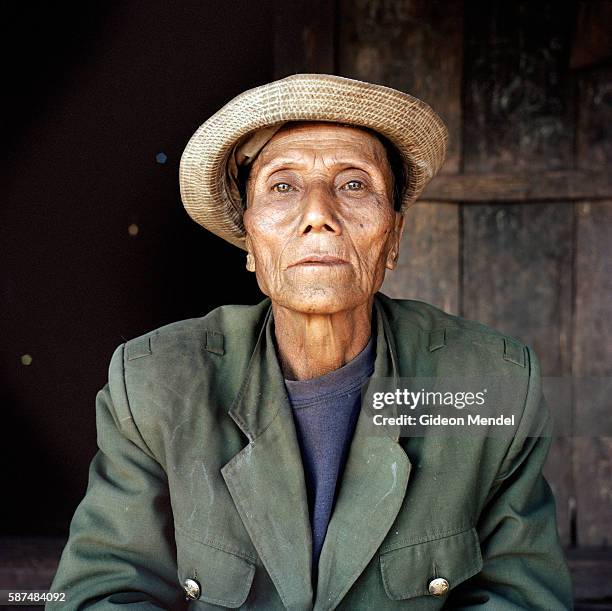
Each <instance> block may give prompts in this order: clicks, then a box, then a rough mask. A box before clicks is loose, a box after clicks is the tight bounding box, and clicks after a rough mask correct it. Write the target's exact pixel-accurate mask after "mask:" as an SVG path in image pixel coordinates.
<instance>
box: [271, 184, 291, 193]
mask: <svg viewBox="0 0 612 611" xmlns="http://www.w3.org/2000/svg"><path fill="white" fill-rule="evenodd" d="M272 190H273V191H276V192H277V193H288V192H289V191H292V190H293V187H292V186H291V185H290V184H289V183H288V182H277V183H276V184H275V185H274V186H273V187H272Z"/></svg>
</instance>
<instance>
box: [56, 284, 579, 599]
mask: <svg viewBox="0 0 612 611" xmlns="http://www.w3.org/2000/svg"><path fill="white" fill-rule="evenodd" d="M374 304H375V307H374V316H373V324H374V325H375V329H376V334H377V340H376V360H375V370H374V376H378V377H396V376H401V377H413V376H431V377H435V376H448V375H456V376H477V375H484V374H494V375H502V376H504V375H512V376H514V378H513V379H514V380H515V382H513V386H514V388H515V392H514V393H509V396H508V397H507V401H508V406H507V407H508V411H510V410H513V411H515V412H517V413H518V414H519V415H520V414H522V418H521V420H520V423H521V424H520V425H519V427H518V431H517V433H516V435H515V436H510V437H506V438H500V437H493V436H487V437H486V438H485V437H482V438H480V437H479V438H475V437H455V438H452V437H440V436H425V437H398V436H397V435H387V434H385V435H380V434H372V427H373V424H372V418H371V413H369V412H368V410H367V409H365V408H362V410H361V412H360V415H359V418H358V422H357V426H356V430H355V434H354V438H353V441H352V444H351V446H350V451H349V455H348V459H347V463H346V466H345V470H344V472H343V476H342V480H341V482H340V483H339V486H340V488H339V493H338V496H337V500H336V504H335V507H334V512H333V514H332V517H331V521H330V523H329V527H328V531H327V535H326V539H325V543H324V546H323V549H322V552H321V556H320V560H319V575H318V581H317V587H316V593H315V595H314V596H313V588H312V585H311V575H310V562H311V528H310V522H309V514H308V505H307V496H306V489H305V483H304V474H303V469H302V463H301V457H300V450H299V445H298V442H297V438H296V433H295V429H294V424H293V416H292V412H291V408H290V405H289V403H288V399H287V395H286V393H285V388H284V382H283V376H282V372H281V369H280V367H279V364H278V360H277V357H276V352H275V348H274V343H273V333H274V330H273V316H272V309H271V307H270V301H269V299H265V300H264V301H262V302H261V303H259V304H258V305H255V306H236V305H230V306H223V307H220V308H217V309H215V310H214V311H212V312H211V313H209V314H208V315H207V316H204V317H202V318H193V319H190V320H183V321H180V322H176V323H172V324H169V325H166V326H164V327H161V328H159V329H157V330H154V331H152V332H150V333H147V334H145V335H143V336H141V337H138V338H135V339H132V340H130V341H127V342H125V343H124V344H122V345H120V346H119V347H118V348H117V349H116V350H115V352H114V354H113V356H112V358H111V362H110V367H109V380H108V383H107V384H106V385H105V386H104V388H102V390H100V392H99V393H98V395H97V398H96V419H97V432H98V438H97V439H98V446H99V450H98V452H97V454H96V455H95V457H94V458H93V460H92V462H91V465H90V471H89V484H88V487H87V492H86V494H85V497H84V498H83V500H82V501H81V503H80V504H79V506H78V508H77V509H76V512H75V515H74V517H73V520H72V523H71V526H70V536H69V539H68V542H67V544H66V547H65V549H64V551H63V554H62V557H61V560H60V564H59V568H58V571H57V574H56V576H55V579H54V581H53V584H52V590H53V591H54V592H65V593H66V601H65V602H62V603H60V604H58V605H54V604H47V607H46V608H47V609H55V608H58V609H62V610H71V609H81V608H87V609H117V608H121V609H130V610H131V609H159V608H163V609H193V610H195V609H213V608H219V607H231V608H238V607H240V608H243V609H262V610H266V611H268V610H273V609H283V608H286V609H294V610H307V609H315V610H316V611H323V610H327V609H347V610H348V609H350V610H360V609H363V610H365V609H371V610H373V611H378V610H382V609H416V610H428V609H440V608H442V607H444V608H452V609H487V610H488V609H500V610H501V609H518V608H525V609H554V610H555V611H558V610H561V609H570V608H571V605H572V603H571V585H570V578H569V573H568V569H567V566H566V563H565V560H564V556H563V552H562V549H561V547H560V544H559V540H558V537H557V530H556V521H555V505H554V499H553V496H552V494H551V490H550V488H549V486H548V484H547V482H546V481H545V479H544V478H543V477H542V473H541V469H542V465H543V463H544V461H545V458H546V454H547V451H548V447H549V445H550V435H549V434H548V428H547V429H545V430H544V431H543V432H542V431H540V432H541V433H543V434H538V435H537V436H529V435H527V432H528V430H531V428H532V427H531V423H533V422H535V416H536V415H537V414H542V413H544V410H545V405H544V401H543V398H542V393H541V379H540V370H539V365H538V360H537V357H536V355H535V353H534V351H533V350H532V349H531V348H530V347H529V346H527V345H523V344H521V343H520V342H518V341H517V340H516V339H513V338H511V337H507V336H504V335H502V334H500V333H498V332H496V331H494V330H492V329H490V328H488V327H486V326H484V325H482V324H479V323H476V322H473V321H468V320H466V319H463V318H460V317H456V316H452V315H449V314H447V313H445V312H442V311H441V310H439V309H437V308H435V307H433V306H431V305H428V304H426V303H423V302H420V301H413V300H405V301H400V300H393V299H390V298H388V297H386V296H385V295H383V294H381V293H377V294H376V296H375V300H374ZM549 426H550V419H549V418H548V417H547V419H546V420H545V427H549ZM434 578H444V579H446V580H447V582H448V584H449V586H450V589H449V591H448V592H447V593H446V594H444V595H442V596H436V595H432V594H430V593H429V584H430V583H431V581H432V579H434ZM186 579H193V580H194V581H195V582H196V589H199V590H200V591H199V593H198V592H196V593H195V594H196V595H198V594H199V598H198V599H197V600H194V599H189V600H188V599H187V598H186V596H185V591H184V589H183V586H184V583H185V580H186ZM197 586H199V588H198V587H197Z"/></svg>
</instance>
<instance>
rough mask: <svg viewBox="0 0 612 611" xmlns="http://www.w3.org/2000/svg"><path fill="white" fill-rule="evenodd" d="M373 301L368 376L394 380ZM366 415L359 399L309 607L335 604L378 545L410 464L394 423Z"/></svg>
mask: <svg viewBox="0 0 612 611" xmlns="http://www.w3.org/2000/svg"><path fill="white" fill-rule="evenodd" d="M374 304H375V312H374V314H376V329H377V341H376V360H375V364H374V373H373V377H375V378H392V379H396V380H397V378H398V366H397V355H396V352H395V346H394V343H393V336H392V334H391V332H390V329H389V326H388V322H387V320H386V317H385V315H384V312H383V311H382V308H380V307H379V305H378V303H377V301H376V300H375V301H374ZM372 416H373V412H372V408H371V407H370V406H368V405H366V404H365V402H364V404H363V405H362V409H361V412H360V414H359V418H358V420H357V425H356V429H355V433H354V436H353V440H352V442H351V446H350V450H349V454H348V458H347V462H346V466H345V469H344V473H343V475H342V480H341V483H340V489H339V491H338V497H337V499H336V503H335V506H334V511H333V514H332V517H331V520H330V523H329V526H328V528H327V534H326V536H325V542H324V544H323V549H322V550H321V556H320V558H319V573H318V582H317V597H316V601H315V605H314V609H315V611H324V610H327V609H334V608H335V607H336V606H337V605H338V603H339V602H340V601H341V600H342V598H343V597H344V596H345V594H346V593H347V592H348V590H349V589H350V588H351V586H352V585H353V583H354V582H355V581H356V580H357V578H358V577H359V575H361V573H362V572H363V570H364V569H365V567H366V566H367V564H368V563H369V562H370V560H371V559H372V557H373V556H374V554H375V553H376V551H377V550H378V548H379V547H380V545H381V543H382V541H383V539H384V538H385V536H386V535H387V533H388V532H389V529H390V528H391V526H392V524H393V522H394V521H395V518H396V516H397V514H398V512H399V510H400V507H401V505H402V502H403V500H404V496H405V493H406V488H407V485H408V478H409V476H410V469H411V465H410V460H409V459H408V456H407V455H406V452H405V451H404V449H403V448H402V447H401V445H400V444H399V443H398V439H399V429H398V428H397V427H394V428H390V427H385V429H384V430H380V429H379V427H376V426H375V425H374V424H373V420H372Z"/></svg>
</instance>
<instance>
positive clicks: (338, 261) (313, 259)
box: [287, 255, 348, 269]
mask: <svg viewBox="0 0 612 611" xmlns="http://www.w3.org/2000/svg"><path fill="white" fill-rule="evenodd" d="M298 265H300V266H305V265H308V266H310V265H312V266H327V267H330V266H333V265H348V261H345V260H344V259H342V258H340V257H335V256H333V255H308V256H306V257H303V258H302V259H299V260H298V261H295V262H294V263H292V264H291V265H288V266H287V269H289V268H291V267H296V266H298Z"/></svg>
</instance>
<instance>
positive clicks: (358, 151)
mask: <svg viewBox="0 0 612 611" xmlns="http://www.w3.org/2000/svg"><path fill="white" fill-rule="evenodd" d="M325 147H330V148H331V149H332V150H333V151H334V153H337V154H341V155H343V156H345V157H349V158H350V157H354V158H362V159H364V160H366V161H370V162H372V163H377V164H381V163H386V161H387V159H386V152H385V147H384V145H383V143H382V142H381V140H380V139H379V137H378V136H377V134H376V132H374V131H373V130H370V129H368V128H365V127H359V126H355V125H348V124H345V123H332V122H326V121H289V122H287V123H285V124H284V125H283V126H282V127H281V128H280V129H279V130H278V131H277V132H276V133H275V134H274V135H273V136H272V138H270V140H269V141H268V142H267V143H266V144H265V146H264V147H263V148H262V149H261V151H260V152H259V154H258V156H257V158H256V159H255V160H254V163H253V165H254V166H256V167H260V166H261V165H264V164H266V163H268V162H270V161H272V160H273V159H275V158H276V157H279V156H287V157H291V156H294V157H300V156H301V155H303V154H308V153H311V154H312V153H314V152H317V151H319V150H324V148H325Z"/></svg>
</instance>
